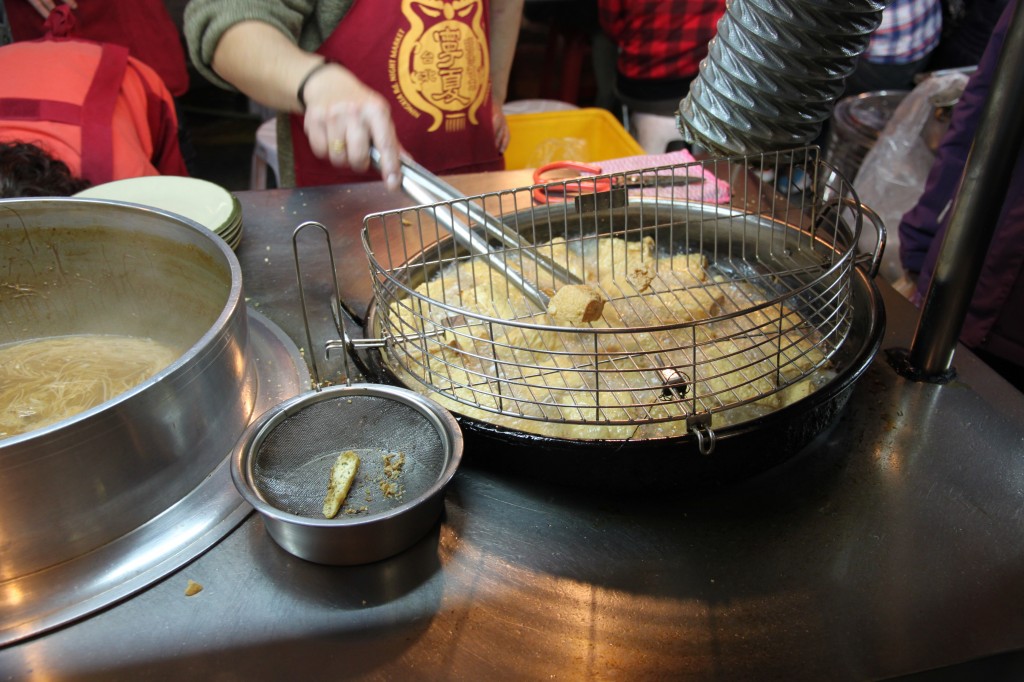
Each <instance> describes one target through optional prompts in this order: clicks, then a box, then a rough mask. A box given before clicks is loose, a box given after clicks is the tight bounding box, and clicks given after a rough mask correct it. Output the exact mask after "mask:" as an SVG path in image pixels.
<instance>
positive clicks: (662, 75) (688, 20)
mask: <svg viewBox="0 0 1024 682" xmlns="http://www.w3.org/2000/svg"><path fill="white" fill-rule="evenodd" d="M598 11H599V13H600V14H599V16H600V20H601V27H602V28H603V29H604V31H605V33H607V34H608V36H609V37H610V38H611V39H612V40H613V41H614V42H615V44H616V45H618V48H619V59H618V71H619V74H621V75H622V76H625V77H627V78H632V79H643V80H658V79H680V78H683V79H690V78H693V77H694V76H696V75H697V69H698V67H699V66H700V61H701V60H702V59H704V57H705V56H707V53H708V41H710V40H711V38H713V37H714V35H715V31H716V30H717V26H718V20H719V19H720V18H721V17H722V15H723V14H724V13H725V0H599V2H598Z"/></svg>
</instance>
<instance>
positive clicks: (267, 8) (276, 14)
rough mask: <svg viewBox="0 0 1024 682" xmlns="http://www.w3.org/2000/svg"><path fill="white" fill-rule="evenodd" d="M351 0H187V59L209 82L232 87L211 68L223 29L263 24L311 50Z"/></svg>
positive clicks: (325, 34)
mask: <svg viewBox="0 0 1024 682" xmlns="http://www.w3.org/2000/svg"><path fill="white" fill-rule="evenodd" d="M353 2H354V0H190V1H189V3H188V5H186V7H185V17H184V33H185V41H186V43H187V46H188V54H189V58H190V59H191V60H192V63H193V64H194V65H195V67H196V69H197V70H198V71H199V73H200V74H202V75H203V76H204V77H205V78H206V79H207V80H209V81H210V82H211V83H214V84H216V85H218V86H220V87H222V88H225V89H228V90H233V89H234V87H233V86H232V85H231V84H230V83H228V82H227V81H225V80H224V79H222V78H221V77H220V76H218V75H217V74H216V73H214V71H213V69H212V68H211V66H210V62H212V61H213V53H214V51H215V50H216V49H217V43H218V42H220V37H221V36H222V35H223V34H224V32H225V31H226V30H228V29H229V28H231V27H232V26H234V25H235V24H237V23H239V22H242V21H263V22H266V23H268V24H270V25H271V26H274V27H276V28H277V29H278V30H279V31H281V32H282V33H284V34H285V35H286V36H288V37H289V38H291V40H292V41H294V42H295V43H296V44H297V45H298V46H299V47H301V48H302V49H304V50H307V51H310V52H312V51H314V50H316V49H317V48H318V47H320V45H321V44H322V43H323V42H324V40H326V39H327V36H329V35H330V34H331V33H332V32H333V31H334V29H335V27H336V26H337V25H338V22H339V21H341V18H342V17H343V16H344V15H345V13H346V12H347V11H348V9H349V8H350V7H351V6H352V3H353Z"/></svg>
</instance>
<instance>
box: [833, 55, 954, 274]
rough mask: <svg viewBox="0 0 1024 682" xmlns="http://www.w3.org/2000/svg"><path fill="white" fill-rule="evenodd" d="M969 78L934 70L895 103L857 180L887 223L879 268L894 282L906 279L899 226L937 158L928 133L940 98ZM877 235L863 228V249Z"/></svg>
mask: <svg viewBox="0 0 1024 682" xmlns="http://www.w3.org/2000/svg"><path fill="white" fill-rule="evenodd" d="M966 84H967V76H966V75H964V74H963V73H951V74H945V75H940V76H932V77H930V78H926V79H924V80H923V81H921V82H920V83H919V84H918V85H917V87H915V88H914V89H913V90H912V91H910V93H909V94H907V96H906V97H905V98H904V99H903V101H902V102H900V104H899V106H898V107H896V110H895V111H894V112H893V115H892V118H890V119H889V122H888V123H886V125H885V128H883V129H882V132H881V133H879V136H878V140H877V141H876V142H875V144H874V145H873V146H872V147H871V149H870V150H868V153H867V154H866V155H865V157H864V161H863V162H862V163H861V166H860V170H858V172H857V178H856V179H855V180H854V181H853V189H854V191H856V193H857V196H858V197H859V198H860V201H861V203H863V204H865V205H866V206H868V207H869V208H871V209H873V210H874V211H875V212H876V213H877V214H878V216H879V217H880V218H881V219H882V223H883V224H884V225H885V228H886V236H887V243H886V247H885V253H883V254H882V265H881V268H880V270H879V272H880V273H881V275H882V277H884V278H885V279H886V280H887V281H888V282H890V283H897V282H901V281H902V280H905V279H906V277H905V274H904V272H903V266H902V265H901V264H900V237H899V233H898V229H897V228H898V227H899V224H900V220H902V219H903V214H904V213H906V212H907V211H909V210H910V209H911V208H913V207H914V204H916V203H917V200H918V199H919V198H920V197H921V193H922V192H923V191H924V183H925V180H927V178H928V172H929V171H930V170H931V167H932V164H933V162H934V161H935V154H934V152H933V151H932V149H930V148H929V147H928V144H927V142H926V140H925V136H924V135H923V133H924V132H925V128H926V126H927V125H928V124H929V120H930V119H932V118H933V117H934V116H935V114H936V104H935V103H936V102H939V101H941V102H943V103H947V102H950V101H954V100H955V99H956V98H958V97H959V96H960V93H962V92H963V89H964V86H965V85H966ZM877 241H878V240H877V235H876V234H875V233H874V231H869V230H864V231H863V232H862V233H861V238H860V243H859V247H860V250H861V251H863V252H867V253H871V252H873V251H874V250H875V246H876V245H877Z"/></svg>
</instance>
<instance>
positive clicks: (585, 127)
mask: <svg viewBox="0 0 1024 682" xmlns="http://www.w3.org/2000/svg"><path fill="white" fill-rule="evenodd" d="M506 118H507V120H508V127H509V132H510V133H511V136H512V139H511V142H510V143H509V146H508V149H506V150H505V167H506V168H508V169H509V170H518V169H521V168H537V167H538V166H543V165H544V164H546V163H550V162H552V161H584V162H590V161H604V160H607V159H618V158H622V157H624V156H636V155H638V154H644V153H645V152H644V148H643V147H641V146H640V143H638V142H637V141H636V140H635V139H633V137H632V136H631V135H630V134H629V133H628V132H627V131H626V129H625V128H623V127H622V124H621V123H619V122H618V120H616V118H615V117H614V116H612V115H611V114H610V113H608V112H607V111H606V110H604V109H598V108H584V109H570V110H568V111H544V112H538V113H533V114H509V115H508V116H507V117H506Z"/></svg>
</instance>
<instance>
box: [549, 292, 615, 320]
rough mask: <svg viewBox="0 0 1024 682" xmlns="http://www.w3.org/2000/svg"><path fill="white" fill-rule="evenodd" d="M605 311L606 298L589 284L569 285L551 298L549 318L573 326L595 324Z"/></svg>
mask: <svg viewBox="0 0 1024 682" xmlns="http://www.w3.org/2000/svg"><path fill="white" fill-rule="evenodd" d="M603 310H604V296H602V295H601V292H600V291H598V290H597V289H595V288H594V287H592V286H589V285H587V284H567V285H565V286H564V287H562V288H561V289H559V290H558V291H556V292H555V295H554V296H552V297H551V301H550V302H549V303H548V316H550V317H551V318H552V319H553V320H555V321H557V322H559V323H562V324H568V325H572V326H578V325H581V324H583V323H584V322H593V321H594V320H596V319H598V318H600V317H601V312H602V311H603Z"/></svg>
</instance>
